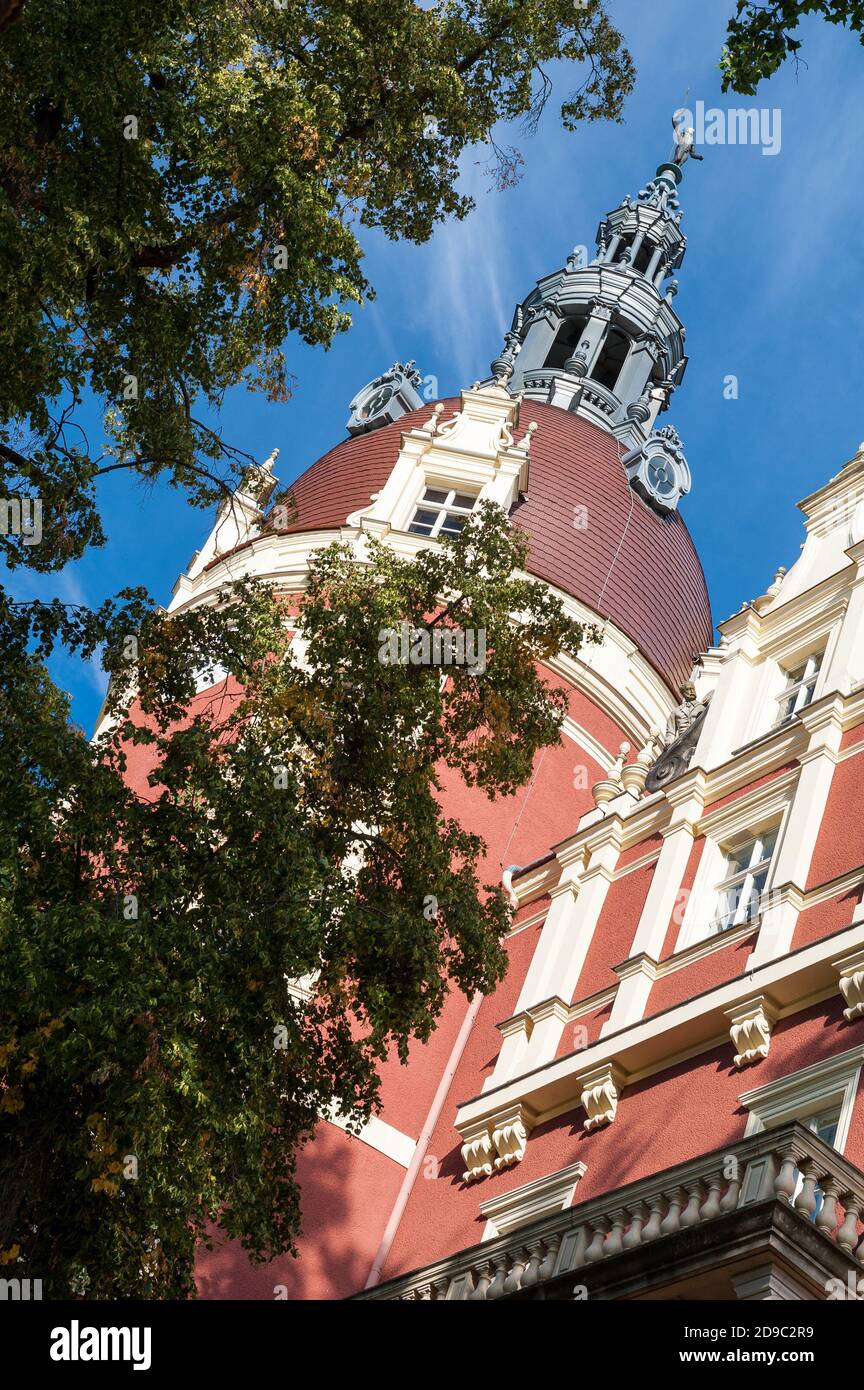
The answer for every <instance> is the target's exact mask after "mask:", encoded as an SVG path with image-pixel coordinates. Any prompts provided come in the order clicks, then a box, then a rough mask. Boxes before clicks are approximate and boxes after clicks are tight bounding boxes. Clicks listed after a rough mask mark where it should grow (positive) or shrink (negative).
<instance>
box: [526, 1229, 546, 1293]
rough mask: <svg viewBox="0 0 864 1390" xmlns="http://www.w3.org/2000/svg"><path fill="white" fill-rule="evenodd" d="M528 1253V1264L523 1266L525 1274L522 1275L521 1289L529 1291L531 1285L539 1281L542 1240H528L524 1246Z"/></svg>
mask: <svg viewBox="0 0 864 1390" xmlns="http://www.w3.org/2000/svg"><path fill="white" fill-rule="evenodd" d="M525 1249H526V1250H527V1252H528V1263H527V1265H526V1266H525V1273H524V1274H523V1275H522V1288H523V1289H530V1288H531V1285H532V1284H536V1283H538V1281H539V1279H540V1262H541V1260H542V1258H543V1242H542V1240H529V1241H527V1242H526V1244H525Z"/></svg>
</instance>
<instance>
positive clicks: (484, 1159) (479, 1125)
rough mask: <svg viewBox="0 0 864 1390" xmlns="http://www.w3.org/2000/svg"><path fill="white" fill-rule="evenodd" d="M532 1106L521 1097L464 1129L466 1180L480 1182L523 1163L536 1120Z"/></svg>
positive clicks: (463, 1147)
mask: <svg viewBox="0 0 864 1390" xmlns="http://www.w3.org/2000/svg"><path fill="white" fill-rule="evenodd" d="M536 1118H537V1117H536V1115H535V1114H534V1111H533V1110H530V1109H529V1108H528V1106H527V1105H523V1104H522V1102H521V1101H514V1102H513V1104H512V1105H508V1106H506V1107H505V1108H504V1109H502V1110H500V1111H499V1112H498V1114H497V1115H491V1116H489V1115H487V1116H486V1117H485V1119H482V1120H477V1121H475V1123H473V1124H472V1125H470V1126H469V1127H468V1128H466V1129H463V1130H462V1131H461V1133H462V1138H463V1140H464V1143H463V1145H462V1158H463V1160H464V1163H465V1172H464V1173H463V1174H462V1177H463V1179H464V1181H465V1182H478V1181H479V1180H480V1179H481V1178H488V1177H491V1175H492V1174H493V1173H495V1172H500V1171H501V1169H502V1168H512V1167H513V1166H514V1164H516V1163H521V1161H522V1159H523V1158H524V1157H525V1150H526V1148H527V1146H528V1135H529V1134H530V1133H531V1129H532V1127H533V1125H534V1121H535V1120H536Z"/></svg>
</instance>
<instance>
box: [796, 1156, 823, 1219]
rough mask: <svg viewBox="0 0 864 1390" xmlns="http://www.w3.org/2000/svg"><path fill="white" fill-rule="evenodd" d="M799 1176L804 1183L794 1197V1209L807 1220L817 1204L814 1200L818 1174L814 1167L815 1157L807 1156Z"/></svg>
mask: <svg viewBox="0 0 864 1390" xmlns="http://www.w3.org/2000/svg"><path fill="white" fill-rule="evenodd" d="M801 1176H802V1177H803V1179H804V1185H803V1187H802V1188H801V1191H800V1192H799V1194H798V1196H797V1198H796V1199H795V1203H794V1206H795V1210H796V1211H800V1213H801V1215H802V1216H806V1217H807V1219H808V1221H809V1219H810V1217H811V1216H812V1215H813V1213H814V1212H815V1210H816V1208H817V1206H818V1205H819V1203H818V1201H817V1200H816V1188H817V1187H818V1186H819V1174H818V1171H817V1168H816V1161H815V1159H812V1158H808V1159H807V1160H806V1161H805V1162H804V1164H803V1166H802V1168H801Z"/></svg>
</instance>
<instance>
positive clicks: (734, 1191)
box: [720, 1160, 741, 1216]
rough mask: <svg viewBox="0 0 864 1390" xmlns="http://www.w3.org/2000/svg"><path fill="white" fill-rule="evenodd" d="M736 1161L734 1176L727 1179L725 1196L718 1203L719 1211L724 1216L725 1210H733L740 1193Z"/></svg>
mask: <svg viewBox="0 0 864 1390" xmlns="http://www.w3.org/2000/svg"><path fill="white" fill-rule="evenodd" d="M738 1172H739V1169H738V1163H737V1160H736V1162H735V1176H734V1177H733V1178H730V1179H729V1186H728V1187H727V1189H726V1196H725V1197H724V1198H723V1200H722V1201H721V1203H720V1211H721V1212H722V1214H723V1215H724V1216H725V1215H726V1213H727V1211H734V1210H735V1208H736V1207H737V1206H738V1198H739V1197H740V1195H741V1179H740V1178H739V1176H738Z"/></svg>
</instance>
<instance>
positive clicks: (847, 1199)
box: [837, 1192, 862, 1255]
mask: <svg viewBox="0 0 864 1390" xmlns="http://www.w3.org/2000/svg"><path fill="white" fill-rule="evenodd" d="M840 1201H841V1203H842V1205H843V1210H844V1211H845V1213H846V1215H845V1216H844V1218H843V1225H842V1226H841V1227H840V1230H839V1231H838V1232H837V1244H838V1245H839V1246H840V1249H841V1250H845V1251H846V1254H847V1255H851V1254H852V1253H853V1251H854V1250H855V1246H856V1245H857V1244H858V1221H859V1218H860V1216H861V1205H862V1204H861V1198H860V1197H856V1195H855V1193H854V1192H844V1193H843V1195H842V1196H841V1198H840Z"/></svg>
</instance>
